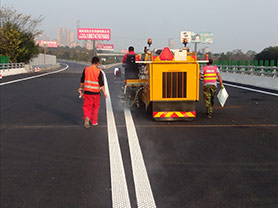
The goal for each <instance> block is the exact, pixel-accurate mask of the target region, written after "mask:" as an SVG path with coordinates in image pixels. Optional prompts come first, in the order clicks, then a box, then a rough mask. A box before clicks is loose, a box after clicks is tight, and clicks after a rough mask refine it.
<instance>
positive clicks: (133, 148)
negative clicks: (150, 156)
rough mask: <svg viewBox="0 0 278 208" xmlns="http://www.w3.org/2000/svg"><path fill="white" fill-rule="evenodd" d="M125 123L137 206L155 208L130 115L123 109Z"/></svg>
mask: <svg viewBox="0 0 278 208" xmlns="http://www.w3.org/2000/svg"><path fill="white" fill-rule="evenodd" d="M125 121H126V128H127V135H128V143H129V150H130V157H131V165H132V172H133V178H134V185H135V193H136V199H137V206H138V207H139V208H153V207H156V205H155V201H154V197H153V193H152V189H151V185H150V182H149V178H148V173H147V170H146V166H145V163H144V158H143V155H142V151H141V148H140V144H139V140H138V136H137V133H136V129H135V126H134V122H133V119H132V115H131V112H130V110H129V109H127V108H125Z"/></svg>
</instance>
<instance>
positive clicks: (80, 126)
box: [1, 124, 278, 129]
mask: <svg viewBox="0 0 278 208" xmlns="http://www.w3.org/2000/svg"><path fill="white" fill-rule="evenodd" d="M116 127H117V128H126V125H117V126H116ZM136 127H137V128H166V127H169V128H244V127H250V128H264V127H278V124H240V125H236V124H227V125H225V124H221V125H217V124H215V125H194V124H193V125H183V124H180V125H177V124H175V125H172V124H169V125H165V124H163V125H159V124H157V125H140V124H138V125H136ZM64 128H65V129H68V128H76V129H79V128H84V126H83V125H22V126H21V125H18V126H14V125H13V126H2V128H1V129H64ZM93 128H107V125H98V126H94V127H92V129H93Z"/></svg>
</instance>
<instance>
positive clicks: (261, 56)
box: [198, 46, 278, 66]
mask: <svg viewBox="0 0 278 208" xmlns="http://www.w3.org/2000/svg"><path fill="white" fill-rule="evenodd" d="M198 56H199V57H202V58H204V56H205V54H201V53H199V54H198ZM209 57H212V59H213V60H215V61H220V62H221V61H249V62H252V61H256V60H257V61H263V62H265V61H268V62H269V63H270V62H271V61H273V60H274V63H275V65H276V66H277V61H278V46H274V47H268V48H265V49H264V50H263V51H261V52H260V53H257V52H255V51H252V50H249V51H247V52H246V53H244V52H242V50H240V49H236V50H233V51H228V52H227V53H209Z"/></svg>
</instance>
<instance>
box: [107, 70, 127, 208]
mask: <svg viewBox="0 0 278 208" xmlns="http://www.w3.org/2000/svg"><path fill="white" fill-rule="evenodd" d="M102 73H103V77H104V82H105V90H106V92H107V95H108V97H107V98H106V116H107V130H108V144H109V158H110V174H111V192H112V193H111V194H112V207H115V208H125V207H126V208H129V207H131V205H130V199H129V194H128V189H127V182H126V177H125V171H124V165H123V159H122V155H121V149H120V144H119V138H118V133H117V129H116V123H115V118H114V113H113V109H112V103H111V97H110V92H109V88H108V82H107V79H106V75H105V73H104V72H103V71H102Z"/></svg>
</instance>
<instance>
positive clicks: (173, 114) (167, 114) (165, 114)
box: [153, 111, 196, 118]
mask: <svg viewBox="0 0 278 208" xmlns="http://www.w3.org/2000/svg"><path fill="white" fill-rule="evenodd" d="M153 117H154V118H189V117H190V118H193V117H196V111H189V112H185V111H159V112H153Z"/></svg>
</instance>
